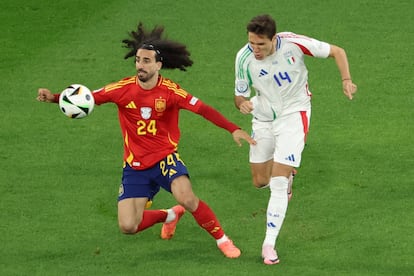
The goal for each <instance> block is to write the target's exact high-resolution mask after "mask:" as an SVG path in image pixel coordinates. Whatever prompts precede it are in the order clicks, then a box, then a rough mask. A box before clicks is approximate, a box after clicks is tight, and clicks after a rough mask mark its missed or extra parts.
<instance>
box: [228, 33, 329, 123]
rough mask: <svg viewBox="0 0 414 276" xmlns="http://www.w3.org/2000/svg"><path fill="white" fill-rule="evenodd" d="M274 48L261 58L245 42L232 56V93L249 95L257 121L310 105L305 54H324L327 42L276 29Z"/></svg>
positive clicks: (327, 52)
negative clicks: (233, 63) (234, 76)
mask: <svg viewBox="0 0 414 276" xmlns="http://www.w3.org/2000/svg"><path fill="white" fill-rule="evenodd" d="M276 39H277V44H276V51H275V52H274V53H273V54H272V55H270V56H268V57H266V58H264V59H263V60H257V59H255V57H254V55H253V51H252V48H251V46H250V45H249V43H247V44H246V45H245V46H244V47H243V48H242V49H240V51H239V52H238V53H237V56H236V66H235V72H236V82H235V95H236V96H243V97H246V98H249V97H251V88H253V89H254V91H255V92H256V95H255V97H253V98H251V99H250V100H251V101H252V103H253V107H254V110H253V112H252V115H253V116H254V118H255V119H257V120H259V121H273V120H275V119H276V117H280V116H282V115H285V114H290V113H293V112H297V111H306V110H309V109H310V97H311V93H310V91H309V89H308V70H307V68H306V65H305V62H304V57H305V55H308V56H313V57H319V58H327V57H328V56H329V52H330V45H329V44H328V43H326V42H323V41H319V40H316V39H313V38H310V37H306V36H303V35H297V34H294V33H291V32H282V33H278V34H277V36H276Z"/></svg>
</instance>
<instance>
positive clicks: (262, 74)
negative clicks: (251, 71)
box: [259, 69, 269, 77]
mask: <svg viewBox="0 0 414 276" xmlns="http://www.w3.org/2000/svg"><path fill="white" fill-rule="evenodd" d="M267 74H269V73H268V72H267V71H266V70H263V69H262V70H260V73H259V77H263V76H266V75H267Z"/></svg>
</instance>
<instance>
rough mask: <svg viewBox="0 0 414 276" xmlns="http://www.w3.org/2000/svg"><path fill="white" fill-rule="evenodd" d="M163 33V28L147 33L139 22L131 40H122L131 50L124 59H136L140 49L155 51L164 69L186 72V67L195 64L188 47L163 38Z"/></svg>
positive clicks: (131, 35)
mask: <svg viewBox="0 0 414 276" xmlns="http://www.w3.org/2000/svg"><path fill="white" fill-rule="evenodd" d="M163 33H164V27H163V26H155V27H154V28H153V29H152V30H151V31H147V30H146V29H145V28H144V26H143V24H142V22H139V23H138V27H137V30H136V31H131V32H130V33H129V35H130V38H129V39H124V40H122V43H124V47H125V48H128V49H130V51H129V52H128V53H127V54H126V55H125V57H124V58H125V59H128V58H130V57H135V54H136V52H137V50H138V49H147V50H154V51H155V52H156V59H157V61H161V62H162V68H165V69H176V68H178V69H180V70H182V71H186V67H189V66H191V65H192V64H193V61H192V60H191V59H190V52H189V51H188V50H187V46H186V45H184V44H182V43H180V42H176V41H172V40H169V39H167V38H165V37H163Z"/></svg>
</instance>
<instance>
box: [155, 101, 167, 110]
mask: <svg viewBox="0 0 414 276" xmlns="http://www.w3.org/2000/svg"><path fill="white" fill-rule="evenodd" d="M166 107H167V101H166V100H165V99H155V111H157V112H163V111H165V108H166Z"/></svg>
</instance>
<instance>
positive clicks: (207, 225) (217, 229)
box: [191, 200, 224, 240]
mask: <svg viewBox="0 0 414 276" xmlns="http://www.w3.org/2000/svg"><path fill="white" fill-rule="evenodd" d="M191 214H192V215H193V217H194V219H195V220H196V221H197V223H198V225H200V226H201V227H202V228H203V229H204V230H206V231H207V232H208V233H209V234H210V235H211V236H213V237H214V239H216V240H217V239H220V238H221V237H223V236H224V231H223V229H222V228H221V225H220V222H219V221H218V220H217V218H216V215H215V214H214V212H213V211H212V210H211V209H210V207H209V206H208V205H207V204H206V203H205V202H203V201H201V200H200V202H199V204H198V207H197V210H195V211H194V212H193V213H191Z"/></svg>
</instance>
